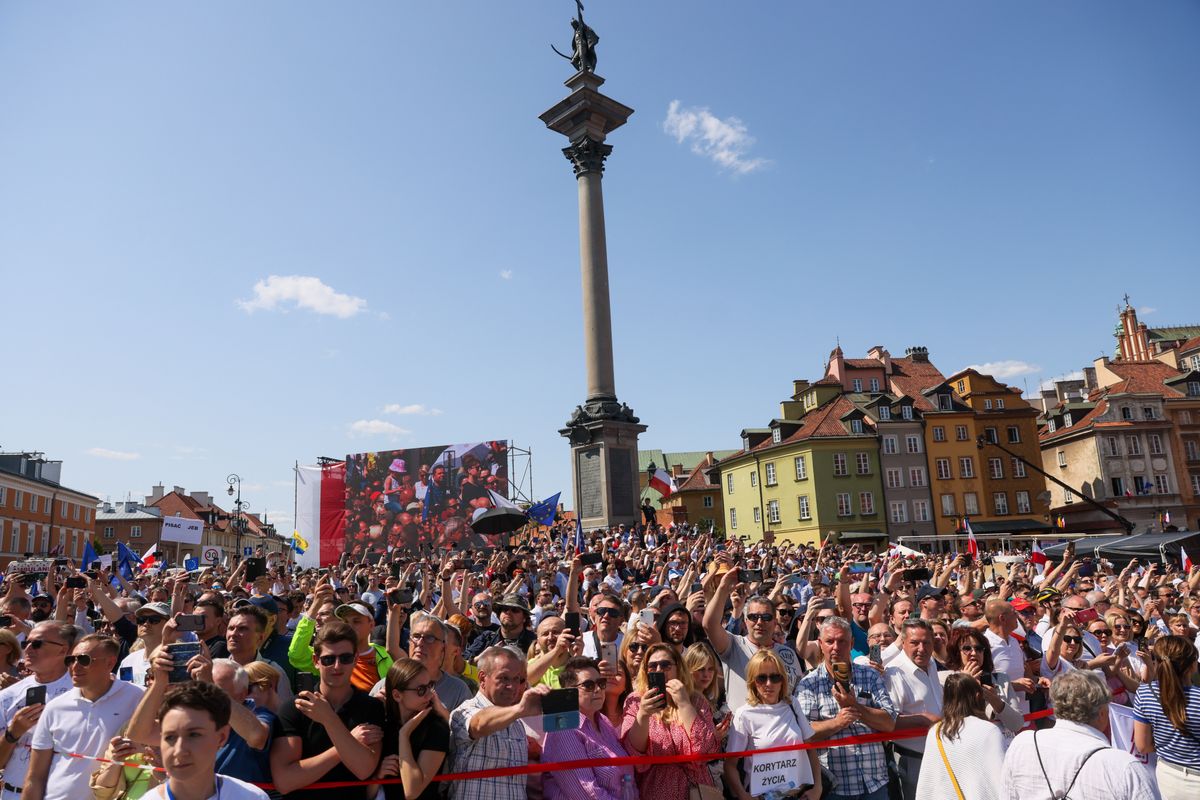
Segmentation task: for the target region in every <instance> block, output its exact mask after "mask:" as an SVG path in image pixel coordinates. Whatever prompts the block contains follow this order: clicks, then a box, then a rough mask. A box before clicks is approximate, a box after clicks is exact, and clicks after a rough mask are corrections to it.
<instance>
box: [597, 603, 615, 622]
mask: <svg viewBox="0 0 1200 800" xmlns="http://www.w3.org/2000/svg"><path fill="white" fill-rule="evenodd" d="M596 616H597V617H601V618H603V617H608V618H610V619H619V618H620V616H621V611H620V609H616V608H613V607H611V606H600V607H599V608H597V609H596Z"/></svg>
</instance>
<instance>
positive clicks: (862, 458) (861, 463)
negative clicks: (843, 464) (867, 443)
mask: <svg viewBox="0 0 1200 800" xmlns="http://www.w3.org/2000/svg"><path fill="white" fill-rule="evenodd" d="M854 460H855V462H856V466H857V468H858V474H859V475H870V474H871V457H870V456H869V455H867V454H866V453H855V454H854Z"/></svg>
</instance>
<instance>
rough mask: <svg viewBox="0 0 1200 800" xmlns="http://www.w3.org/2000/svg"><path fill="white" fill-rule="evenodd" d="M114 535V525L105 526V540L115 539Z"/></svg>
mask: <svg viewBox="0 0 1200 800" xmlns="http://www.w3.org/2000/svg"><path fill="white" fill-rule="evenodd" d="M114 535H115V534H114V533H113V527H112V525H105V526H104V538H105V539H111V538H113V536H114Z"/></svg>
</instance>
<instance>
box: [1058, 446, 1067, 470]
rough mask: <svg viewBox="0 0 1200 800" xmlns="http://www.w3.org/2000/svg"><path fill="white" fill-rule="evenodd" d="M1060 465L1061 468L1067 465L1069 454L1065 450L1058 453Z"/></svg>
mask: <svg viewBox="0 0 1200 800" xmlns="http://www.w3.org/2000/svg"><path fill="white" fill-rule="evenodd" d="M1058 465H1059V466H1060V467H1065V466H1066V465H1067V454H1066V452H1065V451H1063V450H1059V451H1058Z"/></svg>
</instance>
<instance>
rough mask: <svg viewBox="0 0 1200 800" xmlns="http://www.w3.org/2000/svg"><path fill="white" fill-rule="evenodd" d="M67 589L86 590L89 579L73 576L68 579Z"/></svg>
mask: <svg viewBox="0 0 1200 800" xmlns="http://www.w3.org/2000/svg"><path fill="white" fill-rule="evenodd" d="M66 587H67V588H68V589H86V588H87V578H85V577H83V576H82V575H72V576H71V577H69V578H67V581H66Z"/></svg>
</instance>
